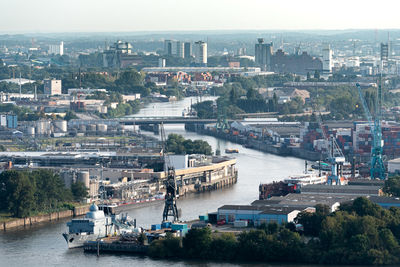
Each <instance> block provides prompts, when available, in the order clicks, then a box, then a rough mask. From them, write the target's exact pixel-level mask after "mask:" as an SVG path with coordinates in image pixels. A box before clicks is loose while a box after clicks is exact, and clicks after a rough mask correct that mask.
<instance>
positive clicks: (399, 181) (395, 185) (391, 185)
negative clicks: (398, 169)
mask: <svg viewBox="0 0 400 267" xmlns="http://www.w3.org/2000/svg"><path fill="white" fill-rule="evenodd" d="M383 191H384V192H385V193H387V194H389V195H393V196H395V197H400V176H393V177H389V179H387V180H386V181H385V187H384V188H383Z"/></svg>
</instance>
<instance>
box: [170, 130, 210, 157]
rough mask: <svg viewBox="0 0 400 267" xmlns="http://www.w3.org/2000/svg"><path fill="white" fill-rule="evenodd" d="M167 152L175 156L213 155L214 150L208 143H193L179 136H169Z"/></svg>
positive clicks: (196, 141) (195, 141)
mask: <svg viewBox="0 0 400 267" xmlns="http://www.w3.org/2000/svg"><path fill="white" fill-rule="evenodd" d="M166 150H167V152H172V153H175V154H205V155H211V154H212V148H211V146H210V145H209V144H208V143H207V142H206V141H203V140H194V141H192V140H191V139H185V138H183V136H182V135H179V134H169V135H168V139H167V146H166Z"/></svg>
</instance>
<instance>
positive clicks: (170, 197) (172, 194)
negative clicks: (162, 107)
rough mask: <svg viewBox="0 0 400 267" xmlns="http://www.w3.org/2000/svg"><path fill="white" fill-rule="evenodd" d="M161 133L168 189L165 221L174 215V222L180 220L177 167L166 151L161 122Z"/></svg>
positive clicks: (164, 213)
mask: <svg viewBox="0 0 400 267" xmlns="http://www.w3.org/2000/svg"><path fill="white" fill-rule="evenodd" d="M160 128H161V129H160V135H161V145H162V155H163V159H164V172H165V175H166V179H165V180H164V185H165V189H166V194H165V205H164V212H163V222H167V221H168V217H172V218H173V219H172V222H176V221H178V220H179V214H178V208H177V207H176V194H177V192H176V191H177V190H176V179H175V168H174V167H173V166H171V162H170V160H169V156H168V154H167V151H166V144H167V140H166V137H165V129H164V124H163V123H161V127H160Z"/></svg>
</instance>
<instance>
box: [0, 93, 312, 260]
mask: <svg viewBox="0 0 400 267" xmlns="http://www.w3.org/2000/svg"><path fill="white" fill-rule="evenodd" d="M207 99H209V98H203V99H202V100H203V101H204V100H207ZM191 100H192V102H193V103H195V102H196V101H197V98H195V97H193V98H186V99H184V100H181V101H177V102H173V103H156V104H154V103H152V104H149V105H148V106H147V107H145V108H143V109H142V110H141V111H140V113H139V114H137V115H136V116H138V117H144V116H149V117H154V116H180V115H182V110H183V109H184V108H188V107H189V106H190V103H191ZM165 131H166V133H167V134H168V133H178V134H182V135H183V136H184V137H185V138H190V139H193V140H194V139H202V140H205V141H207V142H208V143H209V144H210V145H211V146H212V147H213V150H214V151H215V149H216V148H217V147H219V148H220V150H221V152H222V154H224V151H225V148H237V149H239V154H235V155H234V157H236V158H237V168H238V170H239V177H238V182H237V184H235V185H234V186H232V187H229V188H226V189H221V190H218V191H212V192H208V193H204V194H194V195H190V196H187V197H184V198H181V199H179V200H178V202H177V205H178V208H180V209H181V210H182V219H183V220H191V219H196V218H198V215H201V214H206V213H207V212H212V211H216V210H217V209H218V207H220V206H222V205H224V204H249V203H251V202H252V201H253V200H255V199H257V198H258V186H259V184H260V183H261V182H263V183H266V182H272V181H275V180H281V179H283V178H285V177H287V176H288V175H293V174H299V173H301V172H302V171H303V168H304V161H303V160H300V159H296V158H292V157H280V156H276V155H272V154H267V153H264V152H260V151H256V150H252V149H247V148H244V147H242V146H241V145H238V144H234V143H231V142H228V141H223V140H218V139H216V138H214V137H210V136H204V135H199V134H197V133H192V132H186V131H185V130H184V127H183V125H167V126H165ZM147 134H151V133H147ZM162 210H163V203H159V204H157V205H153V206H150V207H143V208H137V209H131V210H127V211H124V212H128V214H129V215H130V216H131V217H133V218H136V219H137V222H138V224H139V225H142V226H149V225H150V224H153V223H160V222H161V219H162ZM68 220H70V219H65V220H61V221H57V222H53V223H47V224H43V225H38V226H34V227H31V228H29V229H22V230H21V229H19V230H13V231H7V232H3V233H0V266H26V265H29V266H123V265H136V266H187V265H203V266H230V265H232V264H220V263H218V264H216V263H203V262H202V263H198V262H190V261H160V260H157V261H155V260H152V259H149V258H147V257H138V256H126V255H101V256H100V257H97V256H96V255H94V254H86V253H83V251H82V250H80V249H72V250H71V249H70V250H69V249H67V244H66V243H65V240H64V239H63V237H62V236H61V233H63V232H64V231H65V230H66V225H65V224H66V222H67V221H68ZM274 266H277V265H274ZM285 266H286V265H285Z"/></svg>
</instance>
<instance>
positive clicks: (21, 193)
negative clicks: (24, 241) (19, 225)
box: [0, 171, 35, 218]
mask: <svg viewBox="0 0 400 267" xmlns="http://www.w3.org/2000/svg"><path fill="white" fill-rule="evenodd" d="M0 185H1V191H0V193H1V194H0V195H1V196H0V200H1V207H2V209H7V210H8V211H10V212H11V213H12V215H13V216H15V217H19V218H22V217H27V216H29V215H30V214H31V213H32V212H33V211H34V210H35V196H34V194H35V184H34V183H33V182H32V181H31V180H30V179H29V177H28V176H27V174H26V173H24V172H18V171H5V172H2V173H1V174H0Z"/></svg>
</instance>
